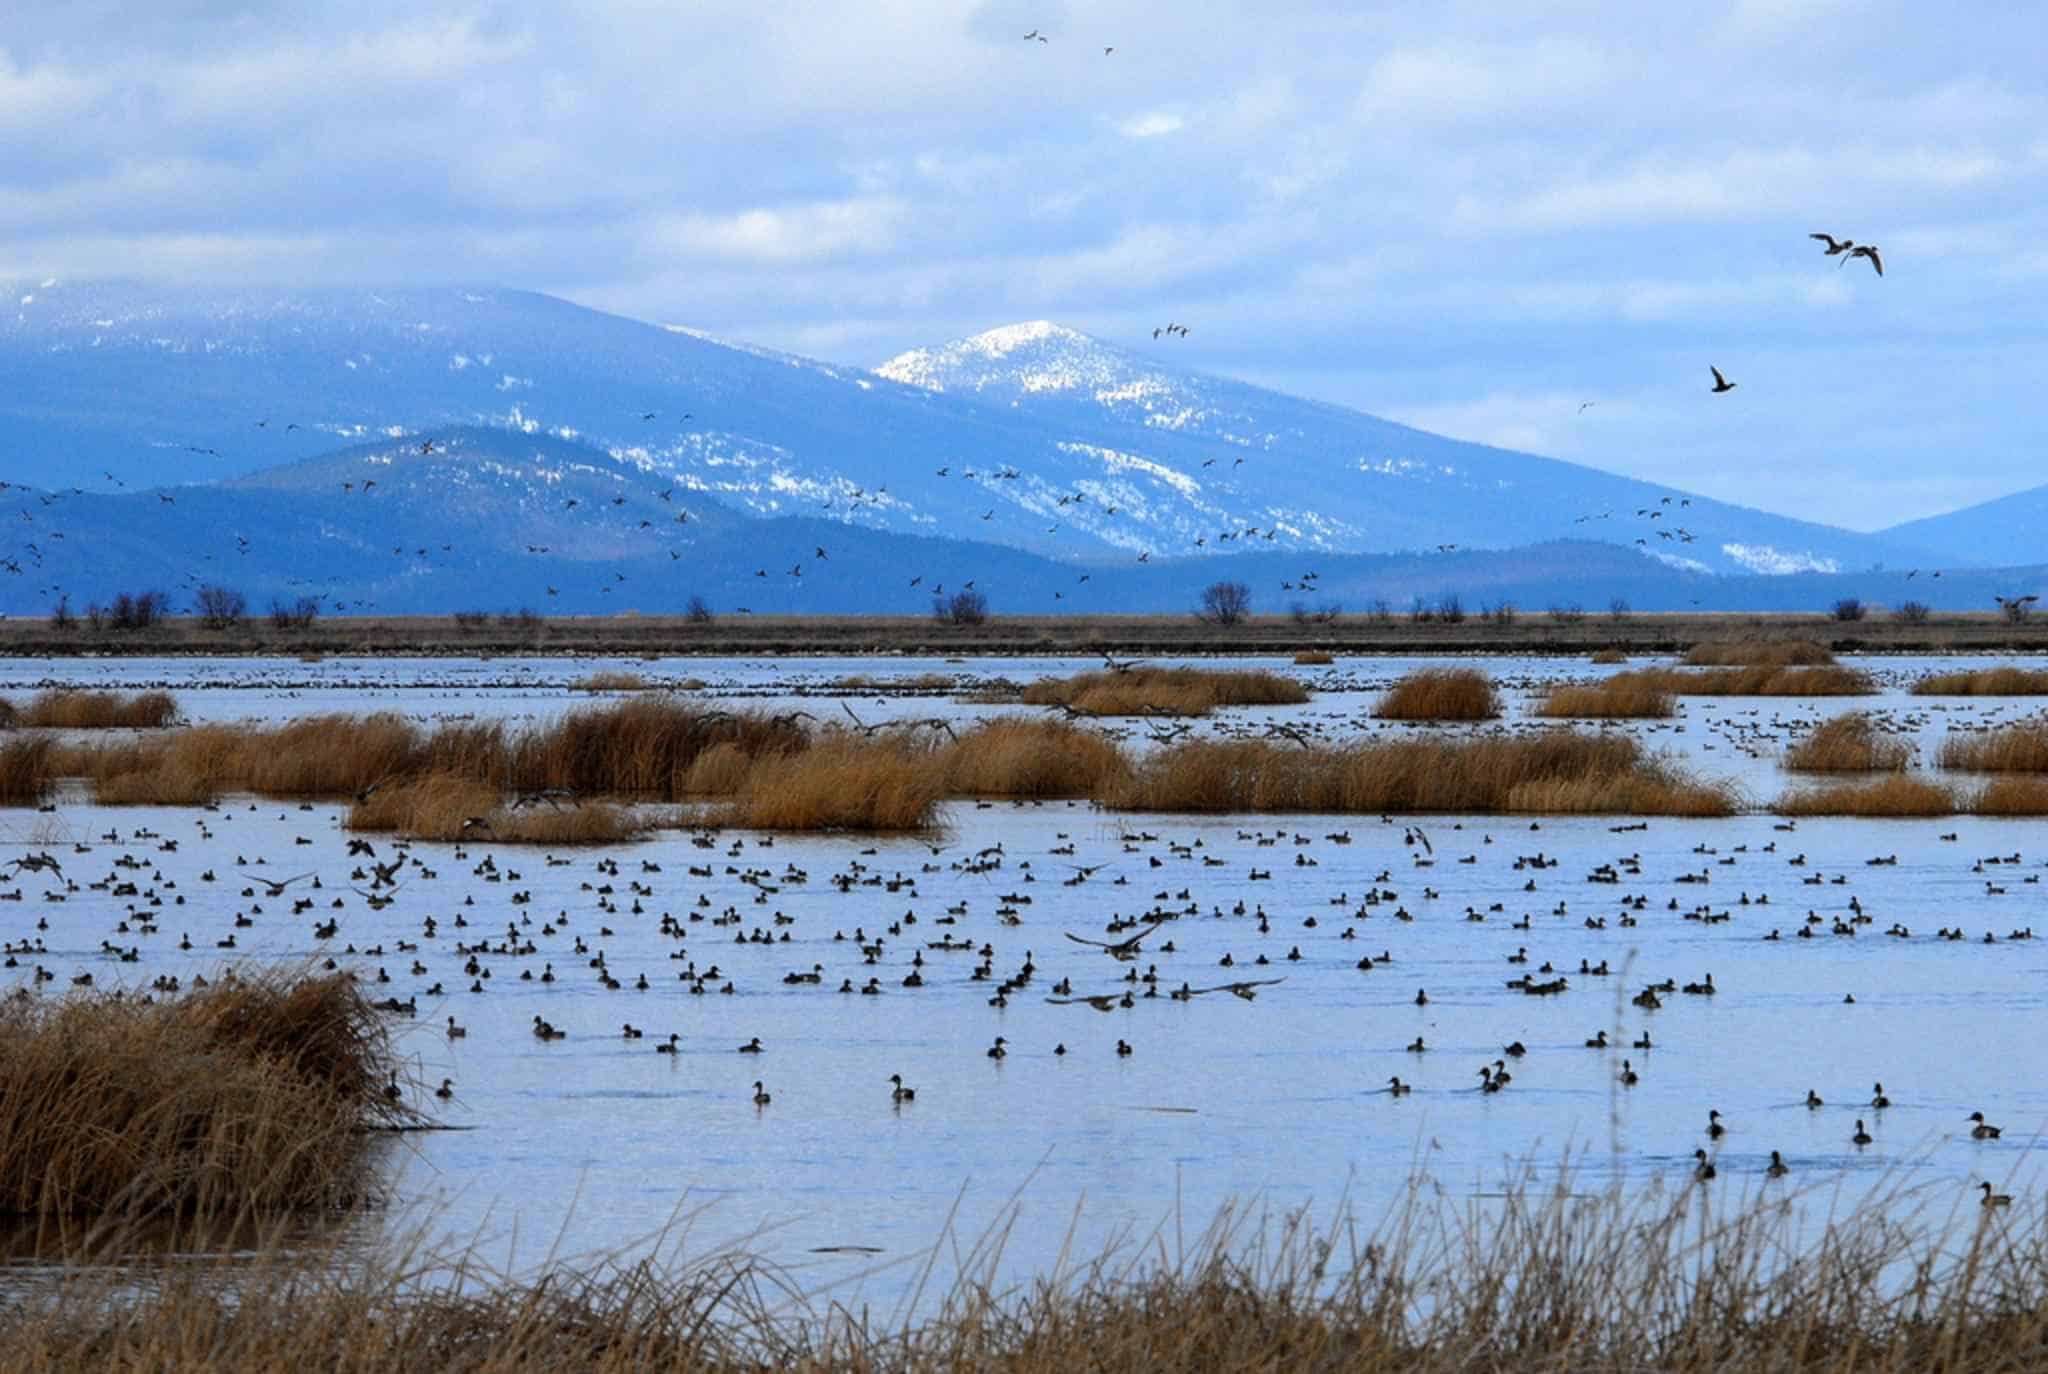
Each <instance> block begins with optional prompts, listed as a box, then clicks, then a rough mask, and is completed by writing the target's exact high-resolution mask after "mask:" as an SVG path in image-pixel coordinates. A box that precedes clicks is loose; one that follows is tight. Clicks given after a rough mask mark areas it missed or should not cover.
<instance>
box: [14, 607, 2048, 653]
mask: <svg viewBox="0 0 2048 1374" xmlns="http://www.w3.org/2000/svg"><path fill="white" fill-rule="evenodd" d="M1754 639H1767V640H1771V639H1810V640H1813V641H1815V642H1818V643H1820V644H1823V645H1826V646H1827V647H1828V648H1829V649H1830V650H1832V651H1833V652H1835V653H1838V654H1923V655H1925V654H1962V653H2016V654H2038V653H2048V617H2043V618H2039V619H2034V620H2029V621H2027V622H2025V623H2022V624H2012V623H2010V622H2008V621H2006V620H2004V619H2002V618H2000V617H1998V616H1996V615H1989V614H1980V615H1951V616H1936V617H1930V618H1929V619H1928V620H1926V621H1924V622H1922V623H1919V624H1910V623H1907V622H1903V621H1894V620H1871V621H1860V622H1846V623H1845V622H1841V621H1836V620H1834V619H1832V618H1830V617H1828V616H1825V615H1818V614H1814V615H1757V614H1752V613H1749V612H1726V613H1696V612H1694V613H1678V612H1660V613H1644V614H1633V613H1632V614H1630V615H1629V616H1628V617H1627V618H1625V619H1622V620H1614V619H1612V618H1609V617H1606V616H1587V617H1586V618H1585V619H1583V620H1580V621H1576V622H1563V623H1560V622H1558V621H1556V620H1554V619H1552V618H1550V617H1548V616H1538V615H1526V616H1520V617H1518V618H1516V619H1515V620H1514V621H1513V622H1511V623H1506V624H1502V623H1497V622H1494V621H1490V620H1482V619H1473V620H1468V621H1465V622H1463V623H1461V624H1448V625H1447V624H1443V623H1440V622H1428V623H1416V622H1413V621H1410V620H1407V619H1396V620H1393V621H1391V622H1384V621H1373V620H1370V619H1368V618H1366V617H1363V616H1360V617H1348V618H1347V617H1340V618H1339V619H1337V620H1334V621H1329V622H1313V621H1311V622H1307V623H1303V622H1300V621H1296V620H1294V619H1293V618H1291V617H1288V616H1255V617H1253V618H1251V619H1250V620H1248V621H1246V622H1245V623H1243V624H1241V625H1233V626H1218V625H1210V624H1205V623H1203V622H1201V621H1198V620H1196V619H1194V618H1193V617H1191V616H1150V615H1131V616H996V617H991V618H990V620H989V621H988V623H987V624H984V625H974V626H955V625H941V624H937V623H935V622H933V621H932V620H931V618H930V617H928V616H721V617H719V618H718V619H717V620H715V621H713V622H711V623H709V624H705V623H693V622H691V621H690V620H689V619H687V618H686V617H684V616H680V615H676V616H560V617H553V618H544V619H539V620H520V619H514V618H506V619H503V620H498V619H494V620H493V621H491V622H490V623H489V624H483V625H478V624H475V623H474V622H471V623H469V624H463V623H460V622H458V621H457V619H456V618H455V617H453V616H388V617H386V616H379V617H347V618H341V617H337V618H335V619H332V620H326V621H321V622H318V623H316V624H314V625H311V626H308V627H305V628H301V629H277V628H274V627H272V626H271V625H269V624H267V623H263V622H257V621H249V622H244V623H242V624H239V625H235V626H230V627H227V628H221V629H210V628H207V627H206V626H204V625H203V624H201V623H200V622H199V621H198V620H197V619H192V618H180V619H171V620H167V621H165V622H163V623H161V624H160V625H157V626H153V627H151V628H148V629H140V630H111V629H102V630H94V629H91V628H89V627H88V626H86V625H83V624H79V625H75V626H73V627H71V628H67V629H59V628H56V627H54V626H52V625H51V624H50V623H49V622H48V621H47V620H41V619H38V620H8V621H0V657H6V658H268V657H307V656H314V655H317V656H321V657H326V656H338V657H354V656H364V655H377V656H391V657H406V658H480V657H492V658H499V657H521V658H599V657H657V658H747V657H811V658H838V657H850V658H869V657H872V658H887V657H904V658H912V657H918V658H926V657H928V658H1029V657H1097V656H1100V655H1103V654H1114V655H1117V656H1120V657H1129V656H1134V655H1138V656H1144V655H1151V656H1166V655H1173V656H1179V655H1188V656H1220V657H1271V656H1277V655H1290V654H1294V653H1297V652H1301V651H1304V650H1319V651H1322V652H1325V653H1332V654H1353V655H1383V656H1410V655H1429V654H1443V655H1555V656H1578V655H1582V654H1590V653H1592V652H1594V651H1596V650H1599V649H1619V650H1621V651H1622V652H1623V653H1627V654H1646V655H1648V654H1659V655H1661V654H1673V653H1683V652H1684V651H1686V650H1687V649H1690V648H1691V647H1693V646H1694V645H1696V644H1700V643H1706V642H1712V641H1718V640H1754Z"/></svg>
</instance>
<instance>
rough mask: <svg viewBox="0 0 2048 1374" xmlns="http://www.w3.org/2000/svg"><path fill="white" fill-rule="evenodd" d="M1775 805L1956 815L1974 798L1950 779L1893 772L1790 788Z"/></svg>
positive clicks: (1794, 810)
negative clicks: (1867, 779) (1861, 779)
mask: <svg viewBox="0 0 2048 1374" xmlns="http://www.w3.org/2000/svg"><path fill="white" fill-rule="evenodd" d="M1773 809H1774V810H1776V811H1777V812H1778V814H1779V815H1781V816H1871V817H1881V816H1892V817H1907V816H1952V815H1957V814H1959V813H1961V812H1964V811H1967V810H1969V809H1970V798H1969V797H1968V795H1967V794H1965V793H1962V792H1959V791H1957V790H1956V789H1955V788H1953V787H1950V786H1949V785H1948V784H1946V783H1942V782H1935V781H1933V780H1932V779H1929V778H1921V777H1914V776H1912V775H1910V774H1906V773H1893V774H1891V775H1890V776H1888V777H1885V778H1882V779H1879V780H1877V781H1874V782H1844V783H1835V784H1833V785H1831V786H1827V787H1811V788H1801V789H1798V790H1795V791H1791V792H1787V793H1786V794H1785V795H1784V796H1782V797H1780V798H1778V801H1777V805H1776V806H1775V807H1774V808H1773Z"/></svg>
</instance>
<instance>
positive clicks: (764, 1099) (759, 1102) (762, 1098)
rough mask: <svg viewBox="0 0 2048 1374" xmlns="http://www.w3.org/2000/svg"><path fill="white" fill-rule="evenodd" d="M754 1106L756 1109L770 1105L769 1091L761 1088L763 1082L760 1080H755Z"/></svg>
mask: <svg viewBox="0 0 2048 1374" xmlns="http://www.w3.org/2000/svg"><path fill="white" fill-rule="evenodd" d="M754 1105H755V1106H756V1107H765V1106H767V1105H768V1090H767V1089H766V1088H764V1087H762V1086H761V1080H760V1079H758V1078H757V1079H755V1080H754Z"/></svg>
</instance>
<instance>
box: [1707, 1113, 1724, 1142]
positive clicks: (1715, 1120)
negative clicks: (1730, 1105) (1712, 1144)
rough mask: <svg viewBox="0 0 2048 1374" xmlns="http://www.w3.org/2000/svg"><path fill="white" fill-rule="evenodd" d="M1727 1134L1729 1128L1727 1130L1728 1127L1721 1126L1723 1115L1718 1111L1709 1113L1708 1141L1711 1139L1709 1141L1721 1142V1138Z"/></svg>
mask: <svg viewBox="0 0 2048 1374" xmlns="http://www.w3.org/2000/svg"><path fill="white" fill-rule="evenodd" d="M1726 1134H1728V1128H1727V1127H1726V1126H1723V1125H1722V1124H1721V1114H1720V1113H1719V1112H1716V1111H1710V1112H1708V1113H1707V1139H1709V1140H1719V1139H1720V1138H1721V1137H1722V1136H1724V1135H1726Z"/></svg>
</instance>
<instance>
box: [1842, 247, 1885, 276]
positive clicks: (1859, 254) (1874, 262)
mask: <svg viewBox="0 0 2048 1374" xmlns="http://www.w3.org/2000/svg"><path fill="white" fill-rule="evenodd" d="M1849 258H1869V259H1870V265H1871V266H1872V267H1874V268H1876V269H1877V275H1878V276H1880V277H1881V276H1883V275H1884V259H1883V258H1881V257H1879V256H1878V255H1877V245H1876V244H1874V243H1859V244H1857V245H1856V246H1855V247H1854V248H1851V249H1850V250H1849ZM1849 258H1843V259H1842V264H1843V266H1845V267H1846V266H1847V265H1848V262H1849Z"/></svg>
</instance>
